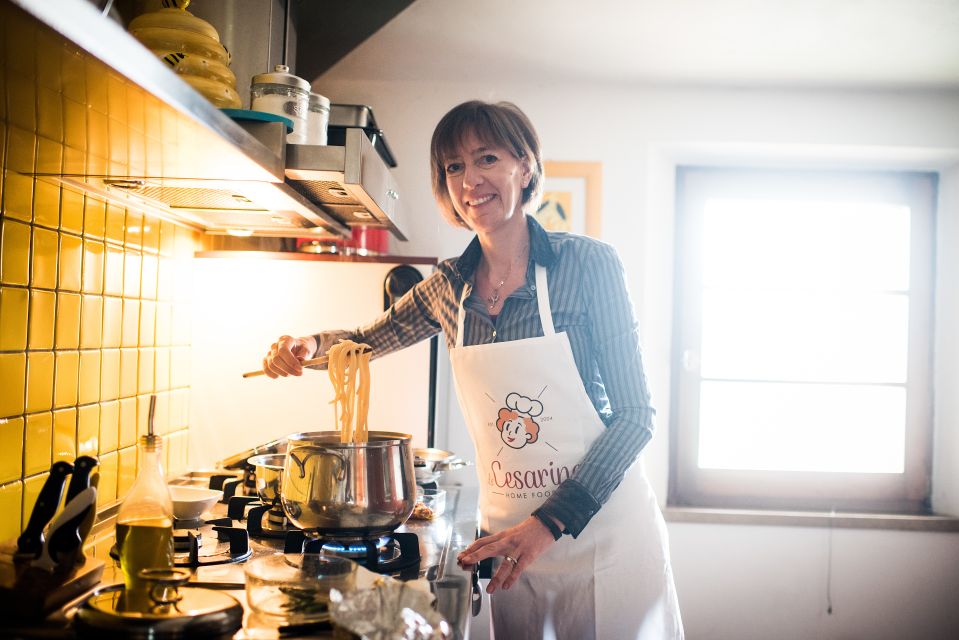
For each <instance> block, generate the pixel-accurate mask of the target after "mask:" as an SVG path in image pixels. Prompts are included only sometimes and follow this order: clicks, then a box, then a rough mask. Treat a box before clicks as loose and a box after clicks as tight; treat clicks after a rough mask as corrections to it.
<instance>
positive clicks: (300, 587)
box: [243, 553, 356, 623]
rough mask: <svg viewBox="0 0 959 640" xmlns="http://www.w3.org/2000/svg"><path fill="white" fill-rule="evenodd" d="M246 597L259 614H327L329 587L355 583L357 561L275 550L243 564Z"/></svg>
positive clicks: (297, 617)
mask: <svg viewBox="0 0 959 640" xmlns="http://www.w3.org/2000/svg"><path fill="white" fill-rule="evenodd" d="M243 571H244V574H245V577H246V599H247V602H248V603H249V604H250V607H251V608H252V609H253V610H254V611H256V612H257V613H258V614H260V615H263V616H267V617H273V618H283V619H284V620H285V621H287V622H295V623H302V622H310V621H315V620H319V619H323V618H325V617H326V616H328V615H329V602H330V589H336V590H338V591H340V592H341V593H345V592H349V591H352V590H353V589H354V588H355V587H356V564H355V563H354V562H353V561H352V560H348V559H347V558H340V557H337V556H332V555H326V554H322V553H277V554H273V555H269V556H260V557H259V558H254V559H253V560H251V561H249V562H247V563H246V565H245V566H244V569H243Z"/></svg>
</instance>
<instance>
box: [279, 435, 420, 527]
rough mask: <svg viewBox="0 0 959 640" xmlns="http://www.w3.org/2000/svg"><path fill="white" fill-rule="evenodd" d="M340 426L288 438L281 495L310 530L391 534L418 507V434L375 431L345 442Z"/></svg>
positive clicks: (292, 515) (292, 513) (290, 512)
mask: <svg viewBox="0 0 959 640" xmlns="http://www.w3.org/2000/svg"><path fill="white" fill-rule="evenodd" d="M339 440H340V434H339V433H338V432H336V431H318V432H313V433H302V434H297V435H293V436H290V437H289V438H288V444H287V451H286V461H285V464H284V468H283V481H282V487H281V490H280V500H281V503H282V504H283V510H284V511H285V512H286V515H287V517H288V518H289V519H290V520H291V521H292V522H293V524H295V525H296V526H298V527H300V528H301V529H303V530H304V531H306V532H308V533H317V534H319V535H327V536H339V537H353V536H356V537H372V536H378V535H384V534H387V533H389V532H391V531H393V530H394V529H396V527H398V526H400V525H401V524H403V523H404V522H405V521H406V519H407V518H408V517H409V516H410V513H412V512H413V505H414V504H415V503H416V487H415V483H414V474H413V437H412V436H410V435H408V434H405V433H393V432H389V431H371V432H370V433H369V442H367V443H365V444H352V443H349V444H343V443H341V442H340V441H339Z"/></svg>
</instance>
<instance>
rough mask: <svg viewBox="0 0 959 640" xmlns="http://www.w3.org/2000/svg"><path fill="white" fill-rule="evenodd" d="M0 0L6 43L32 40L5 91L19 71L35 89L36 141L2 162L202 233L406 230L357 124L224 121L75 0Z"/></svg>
mask: <svg viewBox="0 0 959 640" xmlns="http://www.w3.org/2000/svg"><path fill="white" fill-rule="evenodd" d="M0 6H2V9H0V15H2V19H3V23H4V24H5V26H6V31H7V40H8V42H7V45H8V47H12V48H8V51H13V50H19V51H21V52H33V51H36V52H37V53H36V58H37V59H36V61H35V64H29V63H25V64H23V65H13V64H9V63H8V65H9V66H10V67H11V68H12V71H11V72H10V73H8V76H7V87H8V91H9V90H12V89H13V87H15V86H20V85H21V83H26V84H28V85H32V87H29V88H28V90H32V92H33V93H34V95H36V96H37V99H36V100H34V103H35V104H36V105H38V110H37V113H35V114H34V121H36V122H37V123H38V124H37V134H38V137H39V141H40V142H39V145H38V151H37V154H36V161H35V164H34V166H32V167H10V168H12V169H14V170H16V171H19V172H21V173H25V174H31V175H34V176H36V177H37V179H42V180H47V181H51V180H52V181H56V182H58V183H60V184H62V185H64V186H65V187H67V188H71V189H77V190H80V191H82V192H84V193H87V194H91V195H95V196H97V197H102V198H105V199H108V200H110V201H113V202H117V203H119V204H121V205H126V206H132V207H136V208H138V209H140V210H143V211H144V212H146V213H148V214H153V215H156V216H158V217H161V218H165V219H168V220H171V221H173V222H176V223H178V224H181V225H185V226H189V227H192V228H194V229H197V230H200V231H203V232H207V233H233V234H239V235H250V234H255V235H271V236H283V237H311V236H319V237H324V236H326V237H329V236H341V237H342V236H348V235H349V234H350V228H351V227H352V226H357V225H362V226H372V227H378V228H384V229H389V230H390V231H391V232H392V233H393V235H394V236H396V237H397V238H398V239H401V240H405V239H406V238H405V236H404V234H403V233H402V231H401V230H400V224H399V223H398V218H399V217H400V216H401V210H400V207H399V206H398V205H399V202H398V200H399V194H398V189H397V187H396V185H395V183H394V182H393V178H392V175H391V174H390V173H389V169H388V168H387V167H386V165H385V163H384V162H383V161H382V160H381V159H380V157H379V155H378V154H377V152H376V151H375V150H374V149H373V146H372V144H370V142H369V140H367V139H366V137H365V136H363V135H362V132H360V131H356V132H351V135H349V136H347V139H346V141H345V145H344V146H329V147H309V146H303V147H299V146H298V145H287V144H286V142H285V131H283V128H282V126H281V125H278V124H276V123H252V124H249V125H247V126H246V127H244V126H241V125H240V124H238V123H236V122H234V121H233V120H231V119H230V118H229V117H227V116H226V115H224V114H223V113H221V112H220V111H219V110H218V109H216V108H215V107H214V106H213V105H211V104H210V103H209V102H208V101H207V100H206V99H205V98H203V97H202V96H201V95H200V94H198V93H196V92H195V91H194V90H193V89H192V88H191V87H190V86H189V85H187V84H186V83H185V82H183V81H182V80H180V79H179V78H178V77H177V76H176V74H175V73H173V72H172V71H170V70H169V69H168V68H167V67H166V66H165V65H164V64H163V63H162V62H161V61H160V60H158V59H157V58H155V57H154V56H153V54H151V53H150V52H149V51H148V50H147V49H146V48H144V47H143V46H142V45H140V43H139V42H137V41H136V40H135V39H134V38H133V37H132V36H130V35H129V34H128V33H127V32H126V31H124V30H123V29H122V28H121V27H120V26H119V25H118V24H116V23H115V22H113V21H112V20H109V19H107V18H105V17H102V16H101V15H100V13H99V12H98V11H97V10H96V9H95V8H94V6H92V5H91V4H89V3H87V2H85V1H84V0H44V1H43V2H33V1H30V0H0ZM27 58H30V56H27ZM51 92H52V93H51ZM46 98H49V99H50V100H52V101H57V102H59V106H60V109H59V113H57V114H54V115H55V116H56V115H58V116H60V122H53V121H52V120H51V119H50V118H49V117H48V116H49V115H50V114H49V112H48V111H49V110H47V111H46V112H45V109H44V105H45V103H46V101H45V99H46ZM41 112H42V113H41ZM11 120H12V118H11ZM261 125H262V126H261ZM56 134H59V136H60V139H62V141H63V143H62V152H61V153H57V152H56V151H57V150H59V149H57V145H56V142H55V141H56V137H55V136H56ZM45 137H47V138H49V139H48V140H45ZM47 142H49V143H50V144H46V143H47Z"/></svg>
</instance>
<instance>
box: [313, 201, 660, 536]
mask: <svg viewBox="0 0 959 640" xmlns="http://www.w3.org/2000/svg"><path fill="white" fill-rule="evenodd" d="M527 221H528V227H529V234H530V261H529V264H528V266H527V271H526V282H525V284H524V285H523V286H521V287H519V288H518V289H516V290H515V291H514V292H513V293H511V294H510V295H509V297H507V298H506V300H505V301H504V304H503V308H502V310H501V311H500V313H499V314H498V316H497V318H496V320H495V322H494V321H493V320H491V319H490V317H489V314H488V313H487V310H486V306H485V305H484V303H483V301H482V300H480V299H479V298H478V296H476V295H472V294H471V293H468V294H467V295H469V298H467V300H466V305H465V306H466V318H465V321H464V335H463V344H464V345H466V346H469V345H476V344H486V343H490V342H505V341H509V340H519V339H522V338H531V337H535V336H541V335H543V328H542V325H541V323H540V318H539V311H538V308H537V303H536V283H535V277H534V263H535V264H541V265H543V266H545V267H546V268H547V276H548V283H549V300H550V307H551V310H552V313H553V324H554V326H555V328H556V331H557V332H559V331H565V332H566V334H567V336H568V337H569V342H570V346H571V347H572V351H573V358H574V359H575V361H576V368H577V369H578V371H579V375H580V378H581V379H582V381H583V386H584V387H585V388H586V393H587V394H588V396H589V399H590V400H591V401H592V403H593V406H594V407H595V408H596V411H597V413H598V414H599V416H600V418H601V419H602V421H603V423H604V424H605V425H606V431H605V433H603V435H601V436H600V437H599V438H597V439H596V441H595V442H594V443H593V444H592V446H591V447H590V448H589V450H588V451H587V453H586V456H585V457H584V458H583V461H582V462H581V463H580V465H579V467H578V469H577V471H576V473H575V474H574V476H573V477H572V478H571V479H569V480H567V481H566V482H564V483H563V485H561V486H560V487H559V488H558V490H557V491H556V492H554V493H553V495H552V496H550V498H548V499H547V501H546V503H544V504H543V506H542V507H541V508H540V509H541V510H542V511H544V512H545V513H547V514H549V515H553V516H555V517H557V518H558V519H559V520H560V521H562V522H563V523H564V524H565V525H566V528H567V531H569V532H570V533H571V534H572V535H574V536H576V535H578V534H579V532H580V531H582V529H583V528H584V527H585V526H586V524H587V523H588V522H589V520H590V519H591V518H592V517H593V516H594V515H595V514H596V512H597V511H599V509H600V508H601V506H602V504H603V503H605V502H606V500H607V499H608V498H609V496H610V494H611V493H612V492H613V490H614V489H615V488H616V487H617V486H618V485H619V483H620V482H621V481H622V479H623V475H624V474H625V473H626V470H627V469H628V468H629V467H630V466H631V465H632V464H633V463H634V462H635V461H636V459H637V457H638V456H639V453H640V451H641V450H642V448H643V447H644V446H645V445H646V443H647V442H649V440H650V438H651V437H652V416H653V414H654V410H653V408H652V407H651V406H650V402H649V391H648V389H647V386H646V376H645V373H644V371H643V364H642V357H641V354H640V346H639V328H638V323H637V321H636V318H635V315H634V313H633V307H632V303H631V302H630V299H629V293H628V291H627V288H626V279H625V273H624V270H623V266H622V263H621V262H620V260H619V256H618V255H617V254H616V250H615V249H613V247H611V246H610V245H608V244H605V243H603V242H600V241H598V240H594V239H592V238H588V237H584V236H578V235H573V234H568V233H556V232H546V231H545V230H543V228H542V227H541V226H540V225H539V224H538V223H537V222H536V221H535V220H534V219H533V218H531V217H528V218H527ZM481 257H482V249H481V247H480V244H479V240H478V238H474V239H473V241H472V242H471V243H470V245H469V246H468V247H467V248H466V251H465V252H463V255H461V256H460V257H459V258H452V259H449V260H445V261H443V262H441V263H440V264H439V266H438V267H437V269H436V271H435V272H434V273H432V274H431V275H430V276H429V277H428V278H426V279H425V280H424V281H422V282H420V283H418V284H417V285H416V286H415V287H413V289H411V290H410V291H409V292H408V293H407V294H406V295H404V296H403V297H402V298H400V299H399V300H398V301H397V302H396V304H394V305H393V307H391V308H390V309H389V310H387V311H386V312H385V313H384V315H383V316H381V317H380V318H378V319H377V320H376V321H374V322H373V323H372V324H370V325H367V326H365V327H362V328H359V329H357V330H356V331H354V332H352V333H349V332H324V333H321V334H318V335H317V336H316V337H317V344H319V345H320V349H319V351H318V353H323V352H325V350H326V349H328V348H329V345H331V344H332V343H333V342H335V340H337V339H339V338H341V337H345V336H348V337H351V338H352V339H353V340H356V341H357V342H365V343H367V344H369V345H370V346H372V347H373V353H374V357H375V356H382V355H385V354H387V353H390V352H392V351H395V350H397V349H401V348H403V347H407V346H409V345H412V344H414V343H416V342H419V341H420V340H424V339H426V338H429V337H430V336H433V335H435V334H436V333H438V332H440V331H442V332H443V333H444V334H445V336H446V342H447V345H448V346H449V347H450V348H453V346H454V343H455V340H456V318H457V311H458V304H459V300H460V299H461V295H462V294H463V289H464V287H467V288H469V291H470V292H472V287H473V276H474V272H475V270H476V267H477V265H478V264H479V261H480V258H481Z"/></svg>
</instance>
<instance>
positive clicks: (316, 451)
mask: <svg viewBox="0 0 959 640" xmlns="http://www.w3.org/2000/svg"><path fill="white" fill-rule="evenodd" d="M301 449H309V451H307V453H306V455H305V456H303V459H302V460H300V459H299V458H298V457H296V452H297V451H299V450H301ZM286 455H288V456H289V457H290V459H291V460H292V461H293V462H294V463H295V464H296V468H297V469H298V470H299V472H300V479H301V480H302V479H303V478H305V477H306V461H307V460H309V459H310V458H312V457H313V456H315V455H316V456H323V455H327V456H333V457H334V458H336V459H337V460H338V461H339V464H337V465H336V470H335V471H334V472H333V476H334V477H335V478H336V481H337V482H343V480H344V479H346V470H347V468H348V467H349V461H348V460H347V459H346V457H345V456H344V455H343V454H342V453H340V452H338V451H333V450H332V449H324V448H323V447H298V448H297V449H290V450H289V451H288V452H287V454H286Z"/></svg>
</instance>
